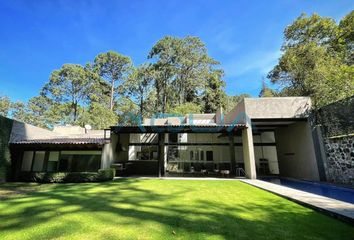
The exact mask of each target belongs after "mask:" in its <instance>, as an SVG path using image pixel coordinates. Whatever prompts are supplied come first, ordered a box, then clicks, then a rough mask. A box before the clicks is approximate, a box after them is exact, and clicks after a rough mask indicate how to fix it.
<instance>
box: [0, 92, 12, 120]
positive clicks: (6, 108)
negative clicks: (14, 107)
mask: <svg viewBox="0 0 354 240" xmlns="http://www.w3.org/2000/svg"><path fill="white" fill-rule="evenodd" d="M10 110H11V100H10V98H9V97H8V96H0V115H2V116H4V117H6V116H8V114H9V112H10Z"/></svg>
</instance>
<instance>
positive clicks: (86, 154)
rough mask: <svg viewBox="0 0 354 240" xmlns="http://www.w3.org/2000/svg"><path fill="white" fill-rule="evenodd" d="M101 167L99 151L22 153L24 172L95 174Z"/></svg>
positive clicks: (22, 168) (22, 169)
mask: <svg viewBox="0 0 354 240" xmlns="http://www.w3.org/2000/svg"><path fill="white" fill-rule="evenodd" d="M100 167H101V151H50V152H46V151H24V153H23V158H22V166H21V171H24V172H30V171H32V172H42V171H47V172H57V171H61V172H96V171H97V170H98V169H100Z"/></svg>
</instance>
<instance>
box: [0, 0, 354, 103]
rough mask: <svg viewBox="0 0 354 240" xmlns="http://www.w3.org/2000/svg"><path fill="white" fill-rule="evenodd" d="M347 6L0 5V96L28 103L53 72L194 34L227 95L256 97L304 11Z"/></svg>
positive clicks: (347, 1) (207, 0)
mask: <svg viewBox="0 0 354 240" xmlns="http://www.w3.org/2000/svg"><path fill="white" fill-rule="evenodd" d="M353 8H354V2H353V1H352V0H343V1H340V0H337V1H332V0H322V1H319V0H318V1H308V0H303V1H290V0H279V1H236V0H234V1H221V0H220V1H217V0H214V1H211V0H202V1H192V0H189V1H187V0H185V1H184V0H166V1H162V0H160V1H154V0H149V1H148V0H146V1H138V0H136V1H133V0H130V1H129V0H127V1H124V0H120V1H119V0H115V1H109V0H105V1H98V0H96V1H88V0H87V1H78V0H75V1H72V0H62V1H59V0H53V1H41V0H36V1H34V0H33V1H27V0H23V1H17V0H0V46H1V48H0V94H5V95H8V96H10V97H11V98H12V99H13V100H22V101H26V100H28V99H29V98H31V97H33V96H36V95H38V93H39V90H40V88H41V87H42V86H43V84H44V83H45V82H47V81H48V77H49V75H50V73H51V71H52V70H54V69H58V68H60V67H61V66H62V65H63V64H64V63H79V64H85V63H87V62H90V61H93V59H94V57H95V56H96V55H97V54H98V53H100V52H104V51H108V50H114V51H117V52H120V53H122V54H125V55H129V56H131V57H132V59H133V61H134V64H136V65H138V64H141V63H142V62H144V61H145V60H146V56H147V54H148V52H149V50H150V49H151V47H152V46H153V45H154V43H156V41H158V40H159V39H160V38H162V37H163V36H165V35H172V36H179V37H183V36H186V35H193V36H199V37H200V38H201V39H202V40H203V41H204V42H205V44H206V46H207V48H208V51H209V54H210V55H211V56H212V57H213V58H215V59H216V60H218V61H220V62H221V67H222V68H223V69H224V70H225V80H226V83H227V87H226V91H227V93H228V94H230V95H235V94H240V93H249V94H251V95H253V96H257V95H258V93H259V90H260V87H261V82H262V77H265V76H266V74H267V72H268V71H269V70H270V69H271V68H272V66H274V65H275V64H276V62H277V59H278V57H279V56H280V54H281V52H280V46H281V43H282V39H283V30H284V28H285V27H286V26H287V25H288V24H290V23H291V22H292V21H293V20H294V19H295V18H296V17H298V16H299V15H300V14H301V13H302V12H305V13H308V14H311V13H313V12H317V13H319V14H320V15H323V16H330V17H333V18H334V19H336V20H337V21H338V20H340V18H342V17H343V16H344V15H346V14H347V13H349V12H350V11H351V10H352V9H353Z"/></svg>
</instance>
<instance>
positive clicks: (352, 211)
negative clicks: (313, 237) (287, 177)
mask: <svg viewBox="0 0 354 240" xmlns="http://www.w3.org/2000/svg"><path fill="white" fill-rule="evenodd" d="M241 181H242V182H244V183H247V184H250V185H252V186H255V187H258V188H261V189H263V190H266V191H269V192H272V193H274V194H277V195H279V196H282V197H285V198H287V199H289V200H292V201H294V202H297V203H299V204H301V205H305V206H307V207H310V208H313V209H315V210H319V211H322V212H324V213H326V214H329V215H331V216H334V217H336V218H339V219H341V220H344V221H346V222H349V223H351V224H353V225H354V204H351V203H346V202H343V201H339V200H336V199H332V198H328V197H323V196H320V195H317V194H313V193H308V192H304V191H300V190H296V189H293V188H289V187H285V186H281V185H277V184H274V183H269V182H265V181H261V180H251V179H242V180H241Z"/></svg>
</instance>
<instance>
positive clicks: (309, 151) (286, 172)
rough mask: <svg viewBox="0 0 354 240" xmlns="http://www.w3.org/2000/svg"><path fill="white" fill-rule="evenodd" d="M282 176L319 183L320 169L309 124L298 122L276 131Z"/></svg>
mask: <svg viewBox="0 0 354 240" xmlns="http://www.w3.org/2000/svg"><path fill="white" fill-rule="evenodd" d="M276 139H277V151H278V161H279V171H280V175H281V176H285V177H293V178H299V179H306V180H313V181H318V180H319V175H318V169H317V163H316V156H315V150H314V145H313V141H312V135H311V130H310V127H309V124H308V122H297V123H294V124H292V125H289V126H288V127H281V128H278V129H277V130H276Z"/></svg>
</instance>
